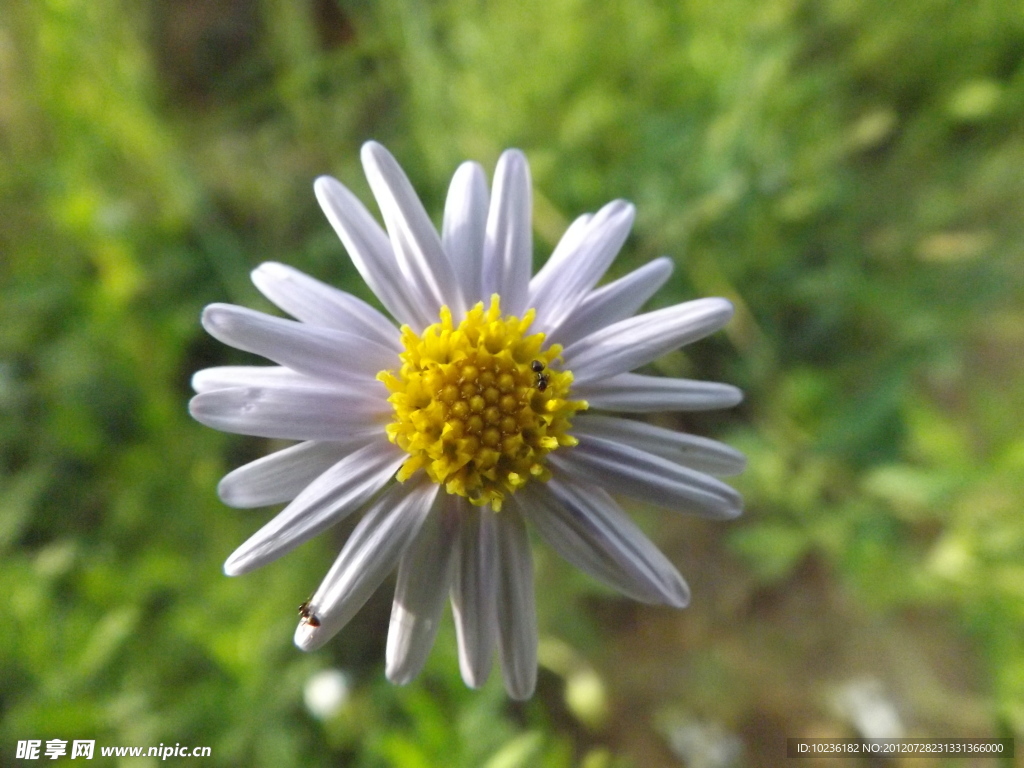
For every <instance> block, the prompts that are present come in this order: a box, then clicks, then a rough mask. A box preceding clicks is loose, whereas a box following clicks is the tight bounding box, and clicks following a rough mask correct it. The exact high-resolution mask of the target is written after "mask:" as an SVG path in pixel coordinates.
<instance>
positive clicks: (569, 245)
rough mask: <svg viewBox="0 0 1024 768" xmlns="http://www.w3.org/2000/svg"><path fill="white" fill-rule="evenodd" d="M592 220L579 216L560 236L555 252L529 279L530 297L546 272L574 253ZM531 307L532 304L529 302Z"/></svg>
mask: <svg viewBox="0 0 1024 768" xmlns="http://www.w3.org/2000/svg"><path fill="white" fill-rule="evenodd" d="M593 218H594V214H592V213H584V214H583V215H581V216H577V217H576V218H575V219H574V220H573V222H572V224H570V225H569V228H568V229H567V230H565V234H563V235H562V239H561V240H559V241H558V244H557V245H556V246H555V250H553V251H552V252H551V255H550V256H548V260H547V261H546V262H544V266H543V267H541V268H540V270H538V272H537V274H535V275H534V276H533V277H532V278H530V294H529V295H530V296H533V295H534V292H535V291H536V290H537V288H538V286H539V285H540V283H541V282H543V281H544V280H545V279H546V278H545V277H544V274H545V272H546V271H547V270H551V269H555V268H556V267H558V266H559V265H561V263H562V262H563V261H564V260H565V259H567V258H568V257H569V256H571V255H572V254H573V253H575V252H576V247H577V246H578V245H579V243H580V241H581V240H582V239H583V236H584V235H586V233H587V227H588V226H589V224H590V220H591V219H593ZM530 305H531V306H533V302H532V301H531V302H530Z"/></svg>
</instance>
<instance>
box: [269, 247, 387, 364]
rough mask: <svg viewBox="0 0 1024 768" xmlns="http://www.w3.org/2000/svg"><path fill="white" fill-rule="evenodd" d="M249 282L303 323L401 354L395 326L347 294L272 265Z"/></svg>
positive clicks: (363, 302) (271, 263)
mask: <svg viewBox="0 0 1024 768" xmlns="http://www.w3.org/2000/svg"><path fill="white" fill-rule="evenodd" d="M252 281H253V283H254V284H255V285H256V287H257V288H259V289H260V292H261V293H262V294H263V295H264V296H266V297H267V298H268V299H270V300H271V301H272V302H274V303H275V304H276V305H277V306H279V307H280V308H281V309H283V310H284V311H285V312H287V313H288V314H290V315H291V316H292V317H294V318H297V319H299V320H301V321H302V322H304V323H310V324H312V325H322V326H324V327H326V328H334V329H335V330H337V331H347V332H349V333H354V334H356V335H357V336H363V337H365V338H367V339H370V340H371V341H375V342H376V343H378V344H380V345H381V346H382V347H387V348H389V349H393V350H395V351H398V352H400V351H402V343H401V340H400V337H399V333H398V329H397V328H396V327H395V326H394V324H392V322H391V321H390V320H388V319H387V318H386V317H385V316H384V315H382V314H381V313H380V312H378V311H377V310H376V309H374V308H373V307H371V306H370V305H369V304H367V303H366V302H365V301H363V300H362V299H357V298H356V297H355V296H353V295H352V294H350V293H345V292H344V291H339V290H338V289H337V288H334V287H332V286H330V285H327V284H326V283H321V282H320V281H319V280H316V279H314V278H312V277H310V276H309V275H307V274H305V273H303V272H300V271H299V270H297V269H293V268H292V267H289V266H286V265H284V264H278V263H277V262H274V261H268V262H265V263H263V264H260V265H259V266H258V267H256V269H254V270H253V272H252Z"/></svg>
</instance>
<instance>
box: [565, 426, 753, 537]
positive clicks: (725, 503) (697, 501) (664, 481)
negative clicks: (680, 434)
mask: <svg viewBox="0 0 1024 768" xmlns="http://www.w3.org/2000/svg"><path fill="white" fill-rule="evenodd" d="M548 460H549V461H550V462H551V464H552V465H553V466H555V467H557V468H558V469H559V470H560V471H562V472H565V473H567V475H568V476H569V477H574V478H581V479H584V480H588V481H590V482H592V483H595V484H597V485H600V486H602V487H604V488H606V489H607V490H609V491H611V492H612V493H622V494H625V495H626V496H630V497H632V498H634V499H639V500H641V501H646V502H649V503H651V504H654V505H656V506H659V507H665V508H666V509H675V510H677V511H680V512H689V513H692V514H696V515H701V516H703V517H711V518H715V519H720V520H727V519H730V518H733V517H736V516H737V515H739V514H740V512H741V511H742V510H743V498H742V497H741V496H740V494H739V493H737V492H736V490H735V489H734V488H731V487H730V486H728V485H726V484H725V483H723V482H722V481H721V480H716V479H715V478H713V477H711V476H710V475H706V474H704V473H703V472H696V471H694V470H692V469H688V468H686V467H684V466H682V465H680V464H677V463H675V462H671V461H669V460H668V459H663V458H661V457H660V456H655V455H654V454H653V453H647V452H646V451H641V450H639V449H637V448H632V447H630V446H628V445H622V444H620V443H614V442H612V441H610V440H604V439H602V438H597V437H590V436H587V435H584V436H581V437H580V442H579V445H577V446H575V447H574V448H572V449H570V450H566V451H556V452H554V453H551V454H550V455H549V456H548Z"/></svg>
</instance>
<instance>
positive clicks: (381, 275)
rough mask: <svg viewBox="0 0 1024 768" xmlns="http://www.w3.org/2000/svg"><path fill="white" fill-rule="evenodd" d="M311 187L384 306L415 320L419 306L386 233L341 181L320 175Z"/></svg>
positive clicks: (404, 318) (396, 315) (400, 319)
mask: <svg viewBox="0 0 1024 768" xmlns="http://www.w3.org/2000/svg"><path fill="white" fill-rule="evenodd" d="M313 190H314V192H316V199H317V200H318V201H319V202H320V207H321V208H322V209H323V211H324V213H325V214H326V215H327V218H328V220H329V221H330V222H331V226H332V227H334V231H335V232H337V233H338V237H340V238H341V242H342V243H343V244H344V245H345V250H347V251H348V255H349V258H351V259H352V263H353V264H354V265H355V268H356V269H357V270H358V271H359V274H360V275H362V277H363V280H364V281H365V282H366V284H367V285H368V286H369V287H370V290H371V291H373V292H374V293H375V294H376V295H377V298H378V299H380V302H381V304H383V305H384V308H385V309H387V311H388V312H390V313H391V316H392V317H394V318H395V319H396V320H398V322H400V323H410V324H412V323H414V322H416V320H417V317H418V313H419V307H418V303H417V300H416V297H415V295H414V294H413V292H412V288H411V286H409V284H408V283H407V281H406V280H405V278H404V277H403V276H402V271H401V269H399V266H398V262H397V261H395V254H394V252H393V251H392V250H391V242H390V241H389V240H388V236H387V234H386V233H385V232H384V230H383V229H382V228H381V226H380V224H378V223H377V221H376V219H374V218H373V216H371V215H370V212H369V211H367V210H366V207H365V206H364V205H363V204H362V203H361V202H360V201H359V198H357V197H356V196H355V195H353V194H352V193H351V192H350V191H349V190H348V188H347V187H345V185H344V184H342V183H341V182H340V181H338V180H337V179H332V178H331V177H330V176H321V177H320V178H318V179H317V180H316V182H314V184H313Z"/></svg>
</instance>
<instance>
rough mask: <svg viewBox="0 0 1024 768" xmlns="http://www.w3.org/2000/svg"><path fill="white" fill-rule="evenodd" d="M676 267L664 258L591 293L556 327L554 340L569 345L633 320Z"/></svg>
mask: <svg viewBox="0 0 1024 768" xmlns="http://www.w3.org/2000/svg"><path fill="white" fill-rule="evenodd" d="M672 268H673V264H672V260H671V259H669V258H666V257H665V256H662V257H661V258H659V259H655V260H654V261H651V262H649V263H647V264H644V266H642V267H640V268H639V269H635V270H633V271H632V272H630V273H629V274H628V275H625V276H624V277H620V278H619V279H618V280H616V281H614V282H611V283H608V285H603V286H601V287H600V288H598V289H597V290H595V291H591V292H590V293H589V294H587V295H586V296H585V297H584V298H583V300H582V301H581V302H580V303H579V305H578V306H577V307H576V309H574V310H573V311H572V313H571V314H569V315H568V316H567V317H566V318H565V319H564V320H563V321H562V322H561V323H560V324H559V325H558V326H557V327H552V329H551V332H550V335H551V338H552V339H553V340H555V341H557V342H558V343H559V344H561V345H562V346H569V345H570V344H572V343H574V342H576V341H578V340H579V339H582V338H583V337H584V336H588V335H590V334H591V333H593V332H594V331H597V330H600V329H601V328H604V327H605V326H608V325H611V324H612V323H617V322H619V321H620V320H625V319H626V318H627V317H632V316H633V315H635V314H636V313H637V311H638V310H639V309H640V307H642V306H643V305H644V304H645V303H646V302H647V300H648V299H650V298H651V296H653V295H654V294H655V293H657V292H658V289H659V288H661V286H663V285H664V284H665V281H667V280H668V278H669V276H670V275H671V274H672Z"/></svg>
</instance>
